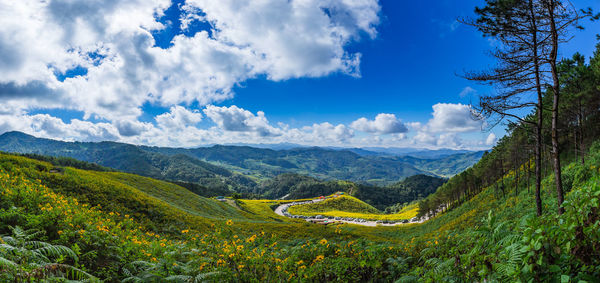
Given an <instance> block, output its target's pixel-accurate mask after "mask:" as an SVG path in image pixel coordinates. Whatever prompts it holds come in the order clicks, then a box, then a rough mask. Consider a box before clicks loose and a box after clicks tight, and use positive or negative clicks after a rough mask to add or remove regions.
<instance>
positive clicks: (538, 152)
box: [528, 0, 543, 216]
mask: <svg viewBox="0 0 600 283" xmlns="http://www.w3.org/2000/svg"><path fill="white" fill-rule="evenodd" d="M529 13H530V15H531V24H532V27H533V31H534V32H533V40H532V45H533V60H534V61H533V64H534V68H535V86H536V91H537V95H538V101H537V110H538V117H537V118H538V119H537V127H536V140H535V205H536V208H537V215H538V216H541V215H542V198H541V195H540V191H541V185H542V167H541V166H542V125H543V124H542V122H543V116H542V114H543V108H542V83H541V78H540V63H539V57H538V39H537V21H536V13H535V11H534V8H533V0H529ZM528 170H529V168H528Z"/></svg>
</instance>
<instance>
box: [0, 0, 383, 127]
mask: <svg viewBox="0 0 600 283" xmlns="http://www.w3.org/2000/svg"><path fill="white" fill-rule="evenodd" d="M170 5H171V1H169V0H111V1H69V0H53V1H1V2H0V25H2V30H0V62H1V64H0V97H3V98H4V99H5V100H6V99H9V100H15V101H17V100H18V101H19V103H18V105H15V106H19V108H20V110H23V109H25V110H28V109H34V108H47V107H49V105H48V103H47V102H46V101H42V100H40V99H38V98H39V96H40V95H44V94H46V95H47V94H50V95H52V96H53V101H54V103H53V104H52V105H51V106H52V107H54V108H65V109H73V110H79V111H83V112H85V113H86V116H85V118H86V119H87V118H89V117H91V116H98V117H101V118H103V119H106V120H109V121H116V120H123V119H125V120H132V119H133V118H136V117H139V116H140V115H141V114H142V111H141V106H142V105H143V104H144V103H147V102H150V103H154V104H157V105H162V106H166V107H171V106H173V105H178V104H191V103H195V102H197V103H198V104H199V105H207V104H210V103H213V102H220V101H223V100H225V99H228V98H231V97H232V96H233V92H232V89H233V87H234V86H235V85H237V84H239V83H241V82H243V81H245V80H247V79H250V78H255V77H257V76H266V77H267V78H269V79H272V80H283V79H288V78H297V77H319V76H324V75H328V74H331V73H335V72H340V73H345V74H349V75H353V76H358V75H359V74H360V69H359V64H360V54H359V53H351V52H348V51H346V50H345V47H346V46H347V44H349V43H350V42H352V41H357V40H360V39H361V34H366V35H367V37H370V38H374V37H375V36H376V34H377V32H376V29H375V27H376V25H377V24H378V23H379V11H380V6H379V4H378V3H377V0H343V1H333V0H329V1H318V0H309V1H278V0H265V1H250V0H246V1H237V0H236V1H234V0H228V1H207V0H188V1H186V3H185V7H184V8H183V10H184V11H185V14H184V15H182V17H183V18H184V21H182V28H184V29H186V28H187V27H189V24H190V21H198V20H200V21H207V22H209V23H210V25H211V26H212V27H213V29H212V30H211V31H200V32H197V33H196V34H194V35H192V36H185V35H183V34H180V35H176V36H175V37H174V38H173V40H172V42H171V43H172V44H171V45H170V46H169V47H168V48H165V49H163V48H160V47H158V46H155V41H154V38H153V36H152V32H153V31H156V30H160V29H163V28H165V27H164V26H163V24H162V23H160V22H159V21H158V20H157V19H158V18H160V16H161V15H163V13H164V11H165V10H166V9H167V8H168V7H169V6H170ZM77 68H80V69H83V70H85V72H83V73H82V74H81V75H79V76H70V77H69V76H65V74H66V73H68V72H69V71H70V70H73V69H77ZM58 75H60V76H62V78H60V79H59V77H58ZM134 132H135V131H134Z"/></svg>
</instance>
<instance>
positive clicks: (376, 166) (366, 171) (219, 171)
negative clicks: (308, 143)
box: [0, 132, 480, 192]
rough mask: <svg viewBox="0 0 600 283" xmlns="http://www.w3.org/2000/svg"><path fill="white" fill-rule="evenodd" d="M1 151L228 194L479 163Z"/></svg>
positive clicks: (106, 149)
mask: <svg viewBox="0 0 600 283" xmlns="http://www.w3.org/2000/svg"><path fill="white" fill-rule="evenodd" d="M0 150H2V151H6V152H15V153H35V154H42V155H50V156H66V157H72V158H75V159H79V160H83V161H88V162H93V163H97V164H99V165H102V166H106V167H110V168H114V169H118V170H121V171H124V172H129V173H134V174H140V175H143V176H148V177H153V178H159V179H168V180H173V181H183V182H190V183H199V184H200V185H203V186H205V187H207V188H209V189H214V190H215V191H218V192H222V191H223V190H227V189H233V190H235V191H237V192H251V191H254V190H255V187H256V186H257V183H259V182H260V180H267V179H269V178H272V177H276V176H278V175H280V174H283V173H295V174H301V175H307V176H311V177H315V178H318V179H323V180H349V181H353V182H359V183H364V184H370V185H377V186H387V185H391V184H393V183H396V182H398V181H399V180H402V179H404V178H406V177H409V176H413V175H418V174H426V175H443V176H451V175H453V174H456V173H458V172H461V171H462V170H464V169H465V168H467V167H469V166H471V165H472V164H474V163H475V162H477V160H478V158H479V157H480V156H479V153H477V152H475V153H457V154H452V155H449V156H442V157H440V158H437V159H421V158H415V157H397V156H363V155H360V154H357V153H354V152H351V151H347V150H333V149H323V148H318V147H312V148H296V149H287V150H272V149H265V148H252V147H247V146H222V145H216V146H212V147H201V148H194V149H185V148H164V147H147V146H134V145H129V144H123V143H115V142H100V143H92V142H62V141H55V140H49V139H42V138H35V137H33V136H29V135H26V134H23V133H20V132H8V133H4V134H2V135H0ZM437 164H439V166H438V165H437Z"/></svg>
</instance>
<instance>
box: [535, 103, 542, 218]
mask: <svg viewBox="0 0 600 283" xmlns="http://www.w3.org/2000/svg"><path fill="white" fill-rule="evenodd" d="M540 104H541V100H540ZM541 120H542V108H541V107H540V108H538V123H539V125H541ZM536 131H537V134H536V139H535V205H536V207H537V215H538V216H541V215H542V196H541V193H540V191H541V186H542V127H540V126H538V127H537V129H536Z"/></svg>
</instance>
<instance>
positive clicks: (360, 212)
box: [289, 195, 419, 221]
mask: <svg viewBox="0 0 600 283" xmlns="http://www.w3.org/2000/svg"><path fill="white" fill-rule="evenodd" d="M418 209H419V208H418V205H417V204H412V205H409V206H406V207H405V208H403V209H402V210H401V211H400V212H398V213H394V214H383V213H381V212H380V211H379V210H377V209H376V208H374V207H372V206H371V205H369V204H367V203H365V202H363V201H361V200H359V199H357V198H355V197H352V196H347V195H344V196H339V197H337V198H330V199H326V200H324V201H322V202H318V203H312V204H303V205H296V206H292V207H290V208H289V212H290V213H291V214H295V215H305V216H315V215H323V216H328V217H349V218H360V219H367V220H392V221H397V220H406V219H411V218H413V217H415V216H416V215H417V213H418Z"/></svg>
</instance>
